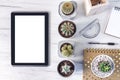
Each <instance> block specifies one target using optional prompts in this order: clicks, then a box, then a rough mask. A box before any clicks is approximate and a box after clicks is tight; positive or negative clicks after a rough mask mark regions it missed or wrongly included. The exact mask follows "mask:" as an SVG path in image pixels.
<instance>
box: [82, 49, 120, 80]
mask: <svg viewBox="0 0 120 80" xmlns="http://www.w3.org/2000/svg"><path fill="white" fill-rule="evenodd" d="M98 55H107V56H109V57H111V58H112V60H113V61H114V65H115V69H114V72H113V73H112V74H111V75H109V76H108V77H105V78H100V77H98V76H96V75H95V74H94V73H93V72H92V70H91V68H92V67H91V64H92V61H93V60H94V59H95V58H96V57H97V56H98ZM83 56H84V60H83V62H84V64H83V80H120V49H100V48H99V49H94V48H90V49H84V54H83ZM96 64H97V63H96Z"/></svg>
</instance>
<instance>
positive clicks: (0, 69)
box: [0, 0, 120, 80]
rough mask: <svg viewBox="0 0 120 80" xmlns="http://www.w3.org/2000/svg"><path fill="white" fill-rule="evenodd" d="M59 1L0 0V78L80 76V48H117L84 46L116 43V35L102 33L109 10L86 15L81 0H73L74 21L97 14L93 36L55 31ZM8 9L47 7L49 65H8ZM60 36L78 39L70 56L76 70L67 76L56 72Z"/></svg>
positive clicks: (79, 78) (34, 79) (73, 78)
mask: <svg viewBox="0 0 120 80" xmlns="http://www.w3.org/2000/svg"><path fill="white" fill-rule="evenodd" d="M61 1H63V0H0V80H43V79H44V80H82V71H83V70H82V59H83V56H82V50H83V49H84V48H87V47H88V48H91V47H95V48H119V46H107V45H104V46H103V45H102V46H100V45H94V46H91V45H90V46H88V45H87V44H86V43H87V42H88V41H98V42H116V43H120V39H117V38H114V37H111V36H108V35H106V34H104V30H105V27H106V24H107V21H108V18H109V14H110V10H108V11H105V12H103V13H100V14H98V15H94V16H89V17H86V16H85V12H84V7H83V3H82V2H83V0H75V1H76V2H77V3H78V5H79V17H78V18H77V19H75V20H74V22H75V23H76V24H79V26H78V27H81V26H84V25H85V23H87V22H88V21H91V20H92V19H95V18H98V19H99V21H100V24H101V31H100V34H99V35H98V36H97V37H95V38H93V39H86V38H84V37H82V36H80V37H78V38H73V39H65V38H62V37H61V36H60V35H59V33H58V25H59V24H60V22H61V21H63V19H62V18H61V17H60V16H59V14H58V5H59V3H60V2H61ZM111 1H113V0H111ZM113 5H118V6H120V3H119V2H113ZM12 11H48V12H49V13H50V20H49V21H50V24H49V26H50V32H49V33H50V35H49V36H50V41H49V42H50V43H49V45H50V46H49V47H50V53H49V58H50V59H49V62H50V65H49V66H48V67H39V66H38V67H27V66H22V67H20V66H18V67H15V66H12V65H11V52H10V51H11V47H10V46H11V43H10V42H11V41H10V38H11V37H10V28H11V25H10V13H11V12H12ZM61 40H74V41H79V46H80V47H79V49H80V51H79V54H80V55H79V56H78V57H76V58H75V59H74V60H75V61H78V62H79V63H80V66H79V70H78V71H77V72H76V73H75V74H73V75H72V76H71V77H69V78H63V77H61V76H60V75H59V74H58V73H57V65H58V63H59V62H60V61H61V60H64V59H65V58H60V57H59V56H58V51H57V50H58V43H59V41H61Z"/></svg>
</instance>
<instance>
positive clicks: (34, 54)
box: [15, 15, 45, 63]
mask: <svg viewBox="0 0 120 80" xmlns="http://www.w3.org/2000/svg"><path fill="white" fill-rule="evenodd" d="M44 23H45V16H39V15H35V16H34V15H27V16H26V15H16V16H15V63H44V62H45V51H44V48H45V44H44V43H45V39H44V36H45V30H44V29H45V24H44Z"/></svg>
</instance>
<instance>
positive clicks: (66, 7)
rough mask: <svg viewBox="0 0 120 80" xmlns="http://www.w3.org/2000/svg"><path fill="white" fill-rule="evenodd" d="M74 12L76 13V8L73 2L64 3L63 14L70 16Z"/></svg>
mask: <svg viewBox="0 0 120 80" xmlns="http://www.w3.org/2000/svg"><path fill="white" fill-rule="evenodd" d="M73 11H74V6H73V4H72V2H70V1H68V2H65V3H63V5H62V12H63V13H64V14H65V15H70V14H71V13H73Z"/></svg>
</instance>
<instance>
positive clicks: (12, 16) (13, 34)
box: [11, 12, 49, 66]
mask: <svg viewBox="0 0 120 80" xmlns="http://www.w3.org/2000/svg"><path fill="white" fill-rule="evenodd" d="M16 15H29V16H30V15H31V16H34V15H40V16H41V15H42V16H45V23H44V24H45V29H44V30H45V36H44V38H45V43H44V44H45V48H44V50H45V51H44V52H45V53H44V54H45V56H44V59H45V62H44V63H41V62H40V63H16V62H15V16H16ZM48 24H49V14H48V12H12V13H11V64H12V65H43V66H47V65H48V52H49V45H48V41H49V35H48V33H49V25H48Z"/></svg>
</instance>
